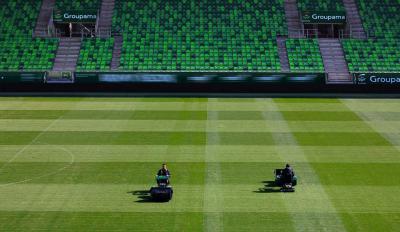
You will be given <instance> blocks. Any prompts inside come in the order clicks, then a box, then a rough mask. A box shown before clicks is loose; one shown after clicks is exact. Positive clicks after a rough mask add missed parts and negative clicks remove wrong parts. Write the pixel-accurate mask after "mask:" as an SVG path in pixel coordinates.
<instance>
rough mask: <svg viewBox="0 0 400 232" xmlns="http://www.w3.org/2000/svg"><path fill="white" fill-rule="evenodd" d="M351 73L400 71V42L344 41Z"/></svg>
mask: <svg viewBox="0 0 400 232" xmlns="http://www.w3.org/2000/svg"><path fill="white" fill-rule="evenodd" d="M342 46H343V50H344V52H345V57H346V61H347V63H348V67H349V70H350V72H398V71H400V40H398V39H385V40H382V39H377V40H376V39H369V40H355V39H348V40H343V41H342Z"/></svg>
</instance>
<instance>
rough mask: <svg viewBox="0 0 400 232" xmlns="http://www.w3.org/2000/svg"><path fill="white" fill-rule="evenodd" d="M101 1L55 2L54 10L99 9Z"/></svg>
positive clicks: (58, 0)
mask: <svg viewBox="0 0 400 232" xmlns="http://www.w3.org/2000/svg"><path fill="white" fill-rule="evenodd" d="M100 4H101V0H79V1H73V0H72V1H71V0H56V5H55V8H56V9H64V10H65V9H73V10H86V9H100Z"/></svg>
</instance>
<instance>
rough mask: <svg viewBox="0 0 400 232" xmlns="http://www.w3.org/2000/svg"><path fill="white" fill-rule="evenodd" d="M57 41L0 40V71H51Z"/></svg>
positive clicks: (29, 39)
mask: <svg viewBox="0 0 400 232" xmlns="http://www.w3.org/2000/svg"><path fill="white" fill-rule="evenodd" d="M57 47H58V39H40V38H36V39H31V38H23V37H21V38H13V39H4V38H0V70H7V71H10V70H13V71H14V70H40V71H46V70H51V69H52V67H53V63H54V58H55V54H56V51H57Z"/></svg>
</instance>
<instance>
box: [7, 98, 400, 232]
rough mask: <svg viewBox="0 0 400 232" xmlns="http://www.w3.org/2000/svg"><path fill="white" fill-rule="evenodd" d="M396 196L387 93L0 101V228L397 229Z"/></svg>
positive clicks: (398, 178)
mask: <svg viewBox="0 0 400 232" xmlns="http://www.w3.org/2000/svg"><path fill="white" fill-rule="evenodd" d="M163 162H167V163H168V166H169V169H170V170H171V172H172V176H173V177H172V184H173V187H174V190H175V193H174V198H173V200H172V201H170V202H168V203H153V202H146V201H143V200H142V199H141V198H140V196H138V195H135V194H133V193H134V192H135V191H143V190H148V189H149V188H150V187H151V186H152V185H154V182H155V181H154V175H155V172H156V170H157V169H158V168H159V166H160V165H161V163H163ZM286 162H289V163H291V164H292V165H293V166H294V168H295V171H296V172H297V174H298V176H299V185H298V186H297V188H296V192H295V193H277V192H270V191H263V190H262V189H263V188H264V185H265V183H266V182H267V181H271V180H273V170H274V169H275V168H278V167H282V166H283V165H284V164H285V163H286ZM399 196H400V102H399V101H398V100H395V99H384V100H380V99H222V98H209V99H207V98H187V99H184V98H0V231H85V232H86V231H307V232H308V231H382V232H383V231H400V197H399Z"/></svg>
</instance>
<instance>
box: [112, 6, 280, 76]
mask: <svg viewBox="0 0 400 232" xmlns="http://www.w3.org/2000/svg"><path fill="white" fill-rule="evenodd" d="M267 2H268V3H265V1H261V0H251V1H245V2H243V1H241V2H234V1H222V0H218V1H215V0H213V1H211V0H206V1H201V2H198V1H194V0H183V1H176V0H174V1H167V2H166V1H161V0H157V1H151V2H147V1H139V0H130V1H116V7H115V11H114V18H113V25H114V30H117V31H123V41H124V42H123V47H122V55H121V68H122V69H123V70H268V71H271V70H273V71H279V70H280V63H279V56H278V49H277V44H276V40H275V37H276V35H279V34H283V35H285V34H287V26H286V22H285V13H284V7H283V1H282V0H268V1H267Z"/></svg>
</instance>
